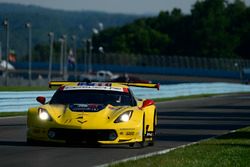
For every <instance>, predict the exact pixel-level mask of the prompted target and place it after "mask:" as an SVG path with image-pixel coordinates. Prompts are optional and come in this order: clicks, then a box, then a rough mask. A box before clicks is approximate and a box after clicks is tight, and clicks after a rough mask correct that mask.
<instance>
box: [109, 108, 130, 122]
mask: <svg viewBox="0 0 250 167" xmlns="http://www.w3.org/2000/svg"><path fill="white" fill-rule="evenodd" d="M132 114H133V110H129V111H126V112H124V113H122V114H121V115H120V116H119V117H118V118H117V119H116V120H115V122H114V123H120V122H128V121H129V120H130V118H131V117H132Z"/></svg>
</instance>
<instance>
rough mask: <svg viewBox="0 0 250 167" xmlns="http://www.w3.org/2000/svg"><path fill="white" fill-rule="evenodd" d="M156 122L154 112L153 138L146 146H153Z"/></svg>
mask: <svg viewBox="0 0 250 167" xmlns="http://www.w3.org/2000/svg"><path fill="white" fill-rule="evenodd" d="M156 122H157V113H156V111H154V121H153V134H152V135H153V136H152V140H151V141H150V142H149V143H148V146H154V141H155V135H156V128H155V127H156Z"/></svg>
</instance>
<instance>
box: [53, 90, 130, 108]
mask: <svg viewBox="0 0 250 167" xmlns="http://www.w3.org/2000/svg"><path fill="white" fill-rule="evenodd" d="M50 104H101V105H104V106H106V105H108V104H111V105H113V106H135V100H134V98H133V97H132V96H131V95H130V94H129V93H125V92H118V91H102V90H101V91H100V90H98V91H97V90H67V91H60V90H58V91H56V93H55V94H54V95H53V97H52V99H51V101H50Z"/></svg>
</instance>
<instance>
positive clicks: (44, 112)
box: [38, 108, 51, 121]
mask: <svg viewBox="0 0 250 167" xmlns="http://www.w3.org/2000/svg"><path fill="white" fill-rule="evenodd" d="M38 115H39V118H40V119H41V120H44V121H45V120H51V117H50V116H49V113H48V111H47V110H45V109H43V108H39V109H38Z"/></svg>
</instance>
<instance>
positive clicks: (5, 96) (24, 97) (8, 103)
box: [0, 83, 250, 112]
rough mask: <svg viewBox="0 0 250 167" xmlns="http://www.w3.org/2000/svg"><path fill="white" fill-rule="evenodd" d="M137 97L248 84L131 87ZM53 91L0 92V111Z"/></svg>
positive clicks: (238, 89) (239, 88) (17, 107)
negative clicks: (158, 88)
mask: <svg viewBox="0 0 250 167" xmlns="http://www.w3.org/2000/svg"><path fill="white" fill-rule="evenodd" d="M132 89H133V92H134V93H135V95H136V96H137V97H139V98H149V97H150V98H163V97H177V96H188V95H197V94H218V93H234V92H250V86H249V85H241V84H229V83H190V84H176V85H161V87H160V91H157V90H155V89H147V88H132ZM53 93H54V91H27V92H0V112H14V111H27V110H28V108H29V107H33V106H38V105H39V103H38V102H36V97H37V96H45V97H46V98H47V100H49V99H50V98H51V96H52V95H53Z"/></svg>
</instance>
